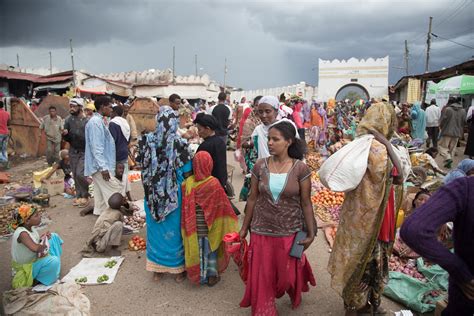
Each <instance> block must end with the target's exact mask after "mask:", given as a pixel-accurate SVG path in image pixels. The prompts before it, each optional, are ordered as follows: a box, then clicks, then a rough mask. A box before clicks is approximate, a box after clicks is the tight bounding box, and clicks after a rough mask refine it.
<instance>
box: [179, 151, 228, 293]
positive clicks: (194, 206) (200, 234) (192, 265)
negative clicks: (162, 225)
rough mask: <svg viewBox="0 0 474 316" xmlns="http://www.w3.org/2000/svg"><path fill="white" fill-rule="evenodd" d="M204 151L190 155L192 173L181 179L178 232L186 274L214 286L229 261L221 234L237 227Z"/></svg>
mask: <svg viewBox="0 0 474 316" xmlns="http://www.w3.org/2000/svg"><path fill="white" fill-rule="evenodd" d="M212 165H213V161H212V158H211V155H210V154H209V153H208V152H207V151H199V152H198V153H196V155H195V156H194V159H193V172H194V175H193V176H190V177H189V178H187V179H186V180H185V182H184V183H183V188H182V192H183V205H182V214H181V233H182V236H183V244H184V259H185V266H186V272H187V275H188V278H189V279H190V280H191V281H193V282H195V283H200V284H207V285H209V286H214V285H215V284H216V283H217V282H219V280H220V277H219V275H220V274H221V273H222V272H224V270H225V269H226V268H227V265H228V264H229V257H228V256H227V255H226V254H225V252H224V243H223V242H222V238H223V237H224V235H225V234H227V233H232V232H236V231H237V216H236V215H235V214H234V210H233V209H232V206H231V204H230V202H229V199H228V198H227V195H226V193H225V191H224V188H223V187H222V185H221V184H220V182H219V180H218V179H217V178H215V177H213V176H211V172H212Z"/></svg>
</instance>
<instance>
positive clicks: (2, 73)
mask: <svg viewBox="0 0 474 316" xmlns="http://www.w3.org/2000/svg"><path fill="white" fill-rule="evenodd" d="M39 77H41V76H40V75H35V74H29V73H24V72H16V71H8V70H0V78H6V79H11V80H25V81H31V82H34V81H35V80H36V79H37V78H39Z"/></svg>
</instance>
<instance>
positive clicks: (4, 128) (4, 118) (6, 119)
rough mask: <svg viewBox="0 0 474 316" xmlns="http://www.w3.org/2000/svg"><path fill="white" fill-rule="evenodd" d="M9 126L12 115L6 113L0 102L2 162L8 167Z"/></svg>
mask: <svg viewBox="0 0 474 316" xmlns="http://www.w3.org/2000/svg"><path fill="white" fill-rule="evenodd" d="M8 125H10V113H8V112H7V111H5V109H4V103H3V101H1V100H0V162H1V163H4V164H6V165H7V167H8V150H7V149H8V137H9V134H10V133H9V131H8Z"/></svg>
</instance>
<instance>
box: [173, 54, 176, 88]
mask: <svg viewBox="0 0 474 316" xmlns="http://www.w3.org/2000/svg"><path fill="white" fill-rule="evenodd" d="M175 59H176V51H175V47H174V46H173V83H175V68H174V67H175Z"/></svg>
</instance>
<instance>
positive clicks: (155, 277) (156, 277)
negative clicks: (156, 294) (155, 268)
mask: <svg viewBox="0 0 474 316" xmlns="http://www.w3.org/2000/svg"><path fill="white" fill-rule="evenodd" d="M162 277H163V273H158V272H155V273H153V281H155V282H159V281H160V280H161V278H162Z"/></svg>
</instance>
